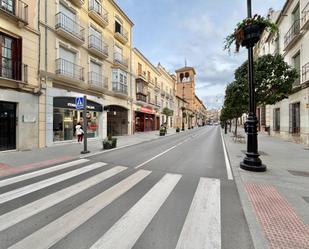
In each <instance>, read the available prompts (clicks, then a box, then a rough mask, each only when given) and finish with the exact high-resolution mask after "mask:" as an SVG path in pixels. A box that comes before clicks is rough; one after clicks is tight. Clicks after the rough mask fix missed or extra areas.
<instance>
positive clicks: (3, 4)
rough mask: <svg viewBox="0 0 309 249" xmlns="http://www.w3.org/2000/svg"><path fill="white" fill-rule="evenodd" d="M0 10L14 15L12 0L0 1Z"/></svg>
mask: <svg viewBox="0 0 309 249" xmlns="http://www.w3.org/2000/svg"><path fill="white" fill-rule="evenodd" d="M0 8H1V9H4V10H6V11H8V12H11V13H14V1H13V0H2V1H0Z"/></svg>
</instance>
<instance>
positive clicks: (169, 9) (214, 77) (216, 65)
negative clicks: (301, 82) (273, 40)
mask: <svg viewBox="0 0 309 249" xmlns="http://www.w3.org/2000/svg"><path fill="white" fill-rule="evenodd" d="M116 1H117V3H118V4H119V5H120V6H121V8H122V9H123V10H124V11H125V13H126V14H127V15H128V16H129V17H130V19H131V20H132V21H133V22H134V24H135V26H134V28H133V46H134V47H137V48H138V49H139V50H140V51H141V52H142V53H143V54H144V55H145V56H146V57H147V58H148V59H149V60H150V61H151V62H152V63H153V64H154V65H157V63H158V62H161V64H162V65H163V66H164V67H165V68H166V69H167V70H169V71H170V72H171V73H174V72H175V70H176V69H177V68H180V67H183V66H184V64H185V59H186V60H187V65H188V66H192V67H194V68H195V69H196V72H197V83H196V93H197V95H198V96H199V97H200V98H201V99H202V100H203V101H204V103H205V104H206V106H207V107H208V108H217V107H220V106H221V105H222V102H223V96H224V89H225V86H226V84H227V83H229V82H231V81H232V80H233V73H234V70H235V69H236V68H237V67H238V66H239V65H240V64H241V63H242V62H243V61H244V60H245V59H246V57H247V53H246V50H245V49H242V50H241V52H240V53H239V54H234V53H231V54H228V53H227V52H226V51H223V41H224V38H225V37H226V35H228V34H229V33H230V32H231V31H233V30H234V28H235V25H236V24H237V22H239V21H241V20H242V19H243V18H245V17H246V11H247V9H246V2H247V1H246V0H191V1H188V0H156V1H153V0H116ZM284 2H285V0H252V5H253V14H255V13H258V14H261V15H266V14H267V12H268V9H269V8H270V7H272V8H274V9H275V10H279V9H280V8H282V6H283V4H284ZM233 48H234V47H233Z"/></svg>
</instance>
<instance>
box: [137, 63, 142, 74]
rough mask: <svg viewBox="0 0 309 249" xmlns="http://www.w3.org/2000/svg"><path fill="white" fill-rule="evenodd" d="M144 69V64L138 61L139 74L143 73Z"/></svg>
mask: <svg viewBox="0 0 309 249" xmlns="http://www.w3.org/2000/svg"><path fill="white" fill-rule="evenodd" d="M142 72H143V69H142V64H141V63H138V65H137V74H138V75H142Z"/></svg>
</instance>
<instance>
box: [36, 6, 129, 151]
mask: <svg viewBox="0 0 309 249" xmlns="http://www.w3.org/2000/svg"><path fill="white" fill-rule="evenodd" d="M39 11H40V22H39V23H40V25H39V29H40V33H41V42H40V51H41V53H40V54H41V56H40V60H39V61H40V71H39V76H40V77H39V79H40V83H41V85H42V94H41V96H40V98H39V117H40V125H39V131H40V132H39V137H40V140H39V141H40V147H44V146H50V145H53V144H55V143H62V142H70V141H73V140H74V138H75V134H74V127H75V125H76V124H77V123H78V122H82V121H83V118H87V127H86V128H85V127H84V129H87V133H88V137H90V138H94V139H102V138H105V137H106V136H107V134H111V135H115V136H118V135H127V134H131V133H132V112H131V110H132V106H133V102H132V100H133V99H132V94H133V88H132V84H131V83H132V75H131V57H132V46H131V44H132V27H133V23H132V22H131V21H130V19H129V18H128V17H127V16H126V15H125V13H124V12H123V11H122V10H121V9H120V8H119V7H118V5H117V4H116V3H115V2H114V1H113V0H105V1H100V0H87V1H81V0H61V1H59V0H56V1H41V6H40V9H39ZM84 95H85V96H87V99H88V105H87V110H88V112H87V116H86V117H83V116H82V111H78V110H76V106H75V98H76V97H82V96H84Z"/></svg>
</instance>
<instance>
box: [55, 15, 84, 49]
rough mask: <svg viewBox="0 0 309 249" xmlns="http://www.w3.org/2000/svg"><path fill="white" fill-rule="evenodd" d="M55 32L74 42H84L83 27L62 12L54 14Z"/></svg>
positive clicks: (78, 43)
mask: <svg viewBox="0 0 309 249" xmlns="http://www.w3.org/2000/svg"><path fill="white" fill-rule="evenodd" d="M55 29H56V32H57V33H58V34H59V35H61V36H63V37H64V38H66V39H68V40H70V41H71V42H73V43H74V44H76V45H78V46H80V45H82V44H83V43H84V42H85V29H84V28H83V27H82V26H80V25H79V24H78V23H77V22H75V21H74V20H72V19H71V18H70V17H68V16H66V15H65V14H63V13H62V12H59V13H57V14H56V27H55Z"/></svg>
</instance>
